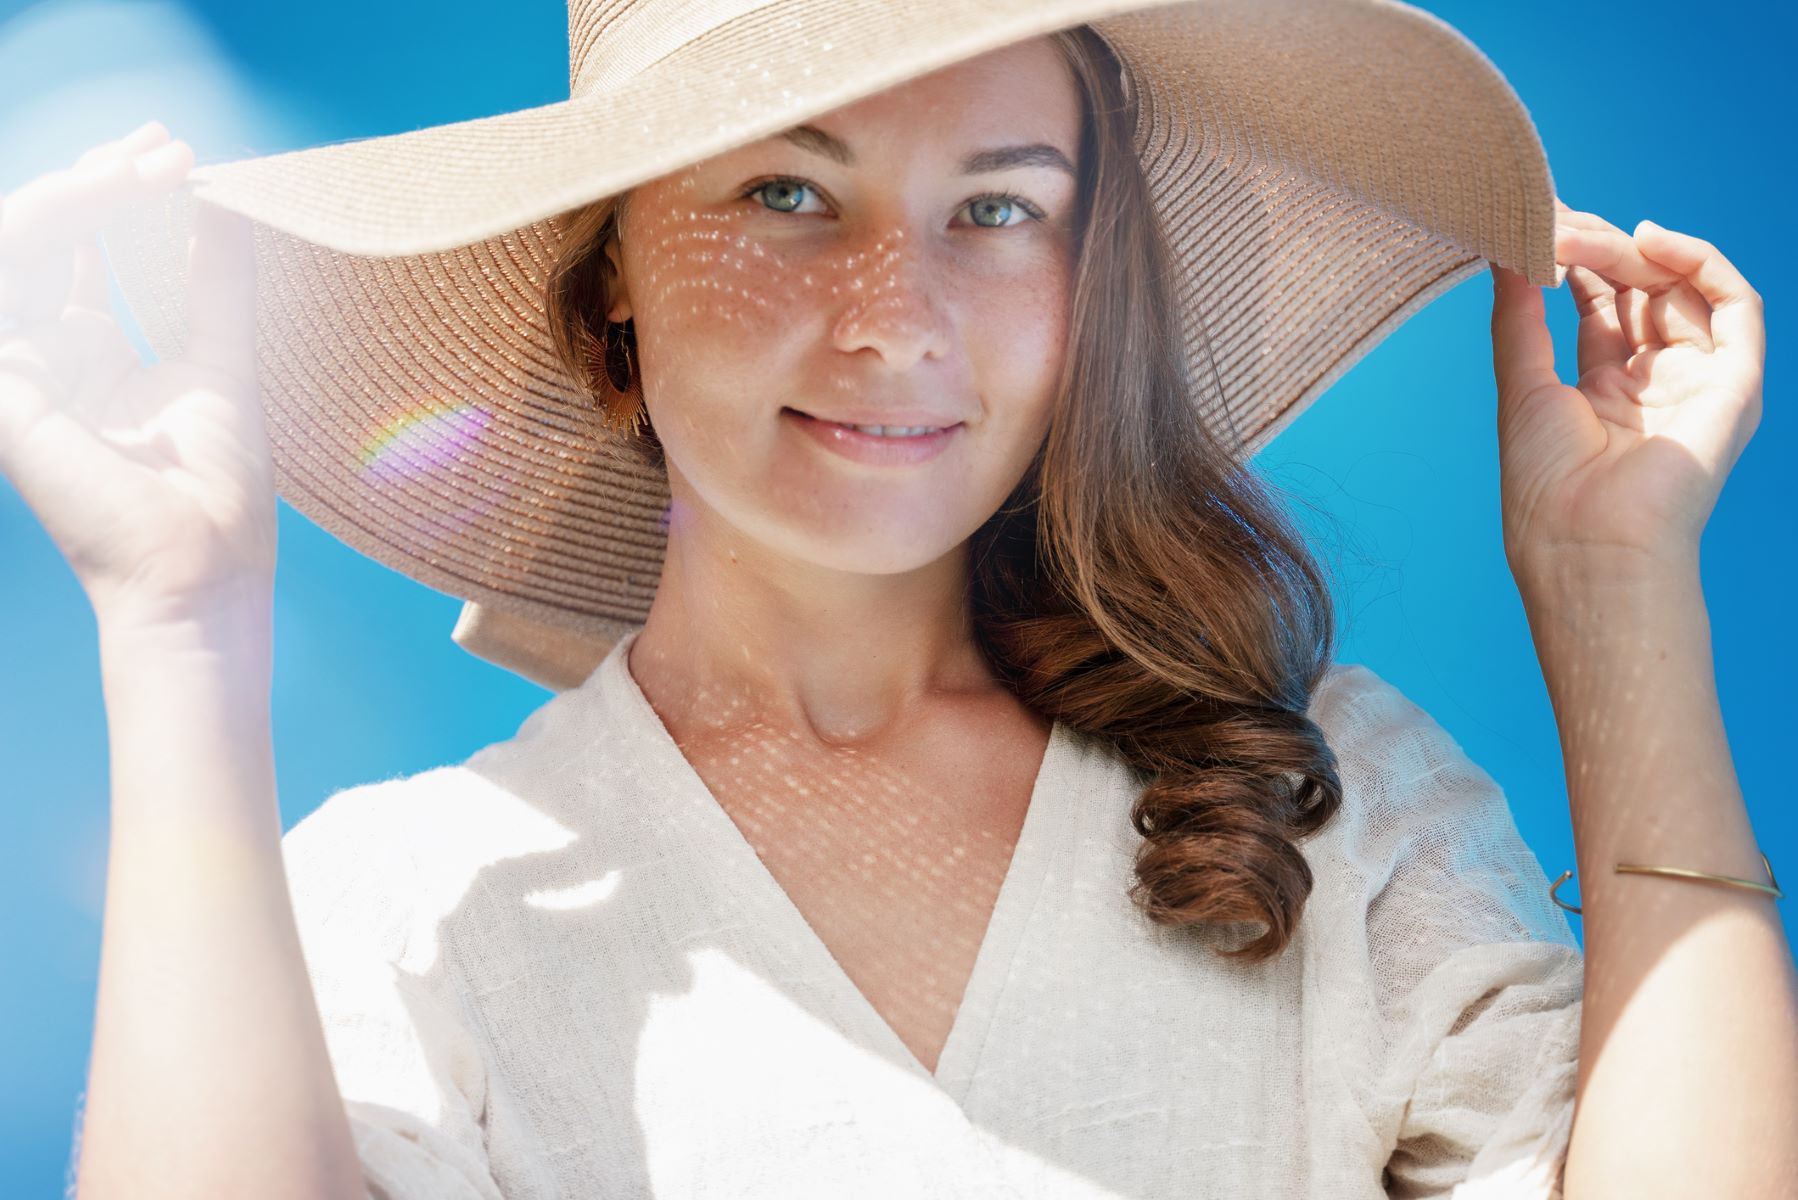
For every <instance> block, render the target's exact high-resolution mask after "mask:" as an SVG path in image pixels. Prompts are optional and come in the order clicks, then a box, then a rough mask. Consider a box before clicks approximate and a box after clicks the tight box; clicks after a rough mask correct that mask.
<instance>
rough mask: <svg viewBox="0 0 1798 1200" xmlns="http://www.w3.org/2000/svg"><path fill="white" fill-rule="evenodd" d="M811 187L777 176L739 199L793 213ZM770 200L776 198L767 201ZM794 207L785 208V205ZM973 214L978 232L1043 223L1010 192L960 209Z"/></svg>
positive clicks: (1035, 211)
mask: <svg viewBox="0 0 1798 1200" xmlns="http://www.w3.org/2000/svg"><path fill="white" fill-rule="evenodd" d="M811 190H813V189H812V185H811V184H809V183H807V182H806V181H805V180H803V179H795V178H792V177H790V176H784V175H783V176H777V177H775V178H773V179H764V180H762V181H761V182H759V183H756V184H753V185H751V186H750V187H748V188H746V189H744V191H743V192H742V198H744V199H748V198H750V197H752V196H755V197H761V198H762V203H763V206H764V207H766V208H767V209H768V210H769V211H770V212H783V213H793V212H797V211H798V205H799V204H800V203H803V201H801V200H799V199H798V194H799V193H800V192H804V191H811ZM770 197H778V198H777V199H773V200H771V201H770V199H769V198H770ZM789 203H790V204H792V205H793V207H787V205H788V204H789ZM962 207H963V208H965V209H967V210H968V211H969V212H970V213H972V214H974V222H973V223H974V224H975V225H976V226H977V227H978V228H981V229H1015V228H1016V227H1017V226H1019V225H1022V224H1024V223H1025V222H1027V221H1040V220H1042V219H1043V213H1042V210H1041V209H1039V208H1037V207H1036V206H1035V205H1034V204H1032V203H1030V202H1029V201H1028V200H1026V199H1024V197H1022V196H1019V195H1016V194H1015V193H1012V192H995V193H992V194H989V195H985V196H976V197H974V198H973V199H972V200H970V201H968V202H967V203H966V204H965V205H963V206H962ZM1014 215H1017V216H1021V217H1022V218H1023V219H1022V220H1019V221H1016V222H1013V221H1010V220H1009V218H1010V217H1012V216H1014Z"/></svg>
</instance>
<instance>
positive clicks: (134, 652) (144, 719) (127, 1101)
mask: <svg viewBox="0 0 1798 1200" xmlns="http://www.w3.org/2000/svg"><path fill="white" fill-rule="evenodd" d="M265 604H266V600H265V599H264V600H263V601H262V605H265ZM259 607H260V611H258V609H259ZM267 621H268V617H267V611H266V607H262V606H259V605H258V604H257V603H256V601H255V598H252V600H251V602H250V603H249V604H247V605H245V606H244V607H242V608H240V609H235V610H233V611H230V612H220V613H219V614H217V615H216V616H210V615H209V616H208V617H207V618H206V619H205V620H203V621H194V622H190V623H187V624H182V625H169V626H159V627H155V628H147V627H139V626H136V625H135V624H134V623H131V622H125V621H119V622H109V621H108V620H107V619H106V618H105V617H104V616H103V617H102V620H101V629H100V633H101V663H102V670H103V677H104V689H105V697H106V709H107V725H108V732H109V739H110V748H111V773H112V834H111V848H110V852H109V855H108V866H107V882H106V908H105V921H104V932H103V936H102V948H101V959H100V984H99V996H98V1003H97V1008H96V1013H95V1027H94V1044H93V1054H92V1061H91V1064H90V1067H89V1078H88V1098H87V1104H86V1109H85V1115H84V1120H83V1125H82V1136H81V1149H80V1167H79V1180H80V1184H79V1195H80V1196H81V1197H82V1200H110V1198H111V1197H123V1196H131V1197H134V1198H138V1197H142V1198H145V1200H149V1198H151V1197H161V1196H168V1197H176V1196H181V1197H189V1196H252V1195H253V1196H266V1197H312V1198H317V1197H328V1196H329V1197H340V1198H346V1197H352V1196H357V1197H359V1196H362V1195H364V1194H365V1189H364V1187H363V1185H362V1183H361V1179H360V1173H359V1171H358V1170H357V1167H356V1158H355V1152H354V1143H353V1140H352V1138H351V1135H350V1130H349V1125H348V1121H347V1118H346V1117H345V1114H344V1109H343V1104H342V1100H341V1098H340V1097H339V1095H338V1092H337V1089H336V1084H335V1081H334V1078H333V1075H332V1071H331V1066H330V1061H329V1058H328V1055H327V1053H326V1049H325V1043H324V1034H323V1029H322V1026H321V1024H320V1021H319V1017H318V1012H317V1007H316V1003H315V1001H314V999H313V994H312V989H311V985H310V982H309V980H308V977H307V974H306V968H305V960H304V958H303V956H302V954H301V950H300V944H299V936H298V932H297V929H296V926H295V922H294V917H293V912H292V908H291V905H290V901H289V897H288V892H287V883H286V876H285V873H284V871H283V868H282V859H281V825H280V812H279V808H278V806H277V804H276V799H275V781H274V761H273V750H272V739H271V734H270V721H269V694H268V693H269V664H270V653H271V651H270V647H269V645H268V640H269V638H268V630H267Z"/></svg>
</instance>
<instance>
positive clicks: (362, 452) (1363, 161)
mask: <svg viewBox="0 0 1798 1200" xmlns="http://www.w3.org/2000/svg"><path fill="white" fill-rule="evenodd" d="M1080 24H1090V25H1091V26H1092V27H1093V28H1094V30H1095V31H1096V32H1098V33H1099V34H1100V36H1102V37H1103V38H1104V39H1105V41H1106V42H1107V43H1108V44H1109V45H1110V46H1111V47H1112V48H1113V50H1114V51H1115V52H1116V53H1117V55H1118V57H1119V59H1120V61H1121V62H1122V63H1123V65H1124V68H1125V74H1126V78H1127V79H1128V81H1129V84H1130V87H1131V89H1132V90H1133V92H1134V93H1135V95H1136V98H1137V100H1138V103H1139V105H1140V120H1139V124H1138V127H1137V131H1136V146H1137V151H1138V157H1139V159H1140V161H1141V162H1142V164H1143V168H1144V172H1145V175H1146V177H1147V179H1148V181H1149V185H1150V191H1151V194H1152V196H1153V198H1154V202H1155V205H1156V209H1157V212H1158V215H1159V217H1160V219H1161V221H1162V222H1163V224H1164V227H1165V230H1166V233H1167V236H1168V239H1169V242H1170V243H1171V245H1172V248H1173V250H1174V252H1175V256H1176V260H1177V261H1178V263H1179V265H1180V267H1181V271H1182V277H1181V280H1180V294H1181V297H1182V303H1183V306H1184V318H1185V321H1184V328H1185V331H1186V332H1187V352H1188V355H1189V364H1190V365H1191V366H1192V367H1193V377H1194V378H1195V379H1207V380H1212V381H1213V382H1214V384H1215V387H1214V388H1212V389H1210V390H1208V391H1207V393H1206V394H1203V395H1196V396H1195V397H1194V398H1193V399H1194V406H1195V409H1196V410H1197V412H1198V414H1199V417H1200V418H1201V419H1204V420H1207V421H1214V422H1218V423H1220V424H1221V425H1223V426H1225V427H1226V428H1227V429H1229V430H1230V431H1232V432H1233V434H1234V437H1235V442H1236V444H1237V445H1239V446H1240V447H1241V450H1242V453H1243V454H1244V455H1245V456H1246V455H1249V454H1253V453H1254V452H1256V451H1257V450H1259V449H1260V448H1261V447H1262V446H1263V445H1265V444H1266V443H1267V442H1268V441H1269V440H1271V439H1272V438H1273V437H1274V436H1275V435H1277V434H1278V433H1279V432H1280V431H1281V430H1282V429H1284V428H1285V427H1286V426H1287V425H1288V424H1290V423H1291V421H1292V420H1294V419H1296V417H1297V416H1298V415H1299V414H1300V413H1301V412H1302V411H1304V409H1305V408H1306V407H1308V405H1309V404H1310V403H1312V402H1313V401H1314V400H1315V399H1316V397H1317V396H1318V395H1320V394H1321V393H1322V392H1323V390H1324V389H1325V388H1327V387H1328V386H1329V384H1330V383H1332V382H1333V381H1334V380H1335V379H1337V378H1339V377H1340V376H1341V374H1342V373H1343V372H1344V371H1346V370H1347V369H1348V368H1349V367H1350V366H1351V365H1353V364H1354V363H1355V362H1356V361H1358V360H1359V359H1360V358H1361V357H1362V356H1364V355H1365V354H1366V353H1367V352H1368V351H1369V350H1371V349H1372V348H1373V347H1374V346H1375V345H1377V344H1378V343H1379V342H1380V341H1381V340H1383V339H1384V338H1385V337H1386V336H1387V335H1388V334H1389V333H1390V332H1391V331H1392V330H1393V329H1395V328H1397V327H1398V326H1399V325H1400V324H1402V323H1403V322H1404V321H1405V320H1406V319H1408V318H1409V317H1410V316H1411V315H1412V314H1413V313H1415V312H1416V311H1418V310H1419V309H1421V308H1422V307H1424V306H1425V305H1426V304H1427V303H1428V302H1429V301H1430V300H1432V299H1434V298H1435V297H1436V296H1438V295H1440V294H1442V293H1443V292H1445V291H1447V290H1448V289H1449V288H1451V287H1452V286H1454V285H1455V284H1456V283H1458V282H1460V281H1462V280H1464V279H1466V278H1469V277H1471V276H1472V275H1474V274H1476V273H1478V272H1480V271H1483V270H1484V269H1485V267H1486V264H1487V263H1488V262H1494V263H1498V264H1499V265H1502V266H1506V267H1509V268H1511V269H1514V270H1518V271H1520V272H1522V273H1523V274H1524V275H1525V277H1526V278H1528V279H1529V280H1530V281H1531V282H1533V283H1536V284H1539V285H1554V284H1557V283H1558V282H1559V281H1560V278H1561V275H1560V272H1559V271H1558V270H1557V267H1556V265H1555V263H1554V247H1553V230H1554V187H1553V182H1552V179H1551V177H1550V173H1549V169H1548V164H1547V160H1546V156H1545V154H1544V151H1543V148H1542V145H1541V142H1540V139H1539V138H1538V136H1537V134H1536V131H1535V127H1534V125H1533V124H1532V123H1531V121H1530V119H1529V116H1528V113H1527V112H1526V111H1525V109H1524V106H1523V104H1522V103H1521V101H1520V100H1519V99H1518V97H1517V96H1516V94H1515V93H1514V92H1513V91H1512V89H1511V87H1510V86H1509V84H1508V83H1507V82H1506V81H1505V80H1504V78H1503V76H1502V75H1501V74H1500V73H1499V71H1498V70H1497V68H1496V67H1494V66H1493V64H1492V63H1491V62H1490V61H1489V60H1488V59H1487V58H1486V57H1485V55H1483V54H1482V53H1481V52H1480V51H1479V50H1478V49H1477V48H1476V47H1474V46H1473V44H1472V43H1471V42H1469V41H1468V40H1467V39H1466V38H1465V37H1464V36H1462V35H1461V34H1460V33H1459V32H1458V31H1456V30H1454V29H1453V28H1452V27H1451V26H1449V25H1447V24H1446V23H1445V22H1443V21H1441V20H1440V19H1438V18H1436V17H1434V16H1432V15H1431V14H1429V13H1426V12H1423V11H1422V10H1419V9H1416V8H1412V7H1410V6H1408V5H1404V4H1399V3H1394V2H1392V0H1287V2H1285V3H1281V4H1272V5H1270V4H1266V3H1263V2H1260V0H1152V2H1151V3H1146V4H1144V3H1138V4H1118V3H1095V2H1093V0H999V2H996V3H988V4H984V5H981V6H976V7H974V8H970V7H968V6H966V5H965V4H957V5H951V4H949V3H948V2H947V0H907V2H906V3H905V4H902V5H901V4H875V5H867V4H856V3H843V2H840V0H839V2H835V3H826V2H823V0H798V2H796V3H777V4H763V5H750V6H748V11H746V12H744V13H742V14H741V15H739V16H737V17H736V18H734V19H733V20H730V21H727V22H725V23H723V24H720V25H718V26H716V27H715V28H712V29H710V30H707V31H704V32H702V33H700V34H699V35H698V36H695V37H693V38H692V39H691V40H689V41H687V42H685V43H684V44H681V45H680V46H678V47H677V48H676V49H674V50H673V51H672V52H671V53H668V54H666V55H665V56H663V57H661V58H660V59H659V60H657V61H655V62H653V63H651V64H649V65H648V66H647V67H645V68H644V69H643V70H642V71H640V72H638V73H637V74H635V75H634V76H633V77H631V78H629V79H628V80H625V81H622V82H620V83H618V84H617V85H616V86H611V87H604V88H597V89H595V90H590V91H587V92H585V93H583V94H579V95H576V96H572V97H571V98H570V99H568V100H566V101H561V102H558V103H555V104H550V105H545V106H541V107H538V108H532V109H526V110H521V111H517V112H512V113H504V114H500V115H497V116H492V117H483V118H477V119H475V120H470V121H462V122H456V123H453V124H447V125H440V126H435V127H432V128H428V129H421V130H415V131H410V132H405V133H399V134H393V135H388V136H383V137H376V138H368V139H362V140H359V141H354V142H347V143H339V144H334V145H326V146H318V147H312V148H308V149H304V150H299V151H293V152H289V153H284V154H277V155H271V156H267V157H262V158H253V159H246V160H240V161H237V162H230V163H217V164H209V165H206V166H201V167H198V168H196V169H195V170H194V171H193V172H192V173H191V176H190V180H189V182H188V185H187V186H186V187H185V188H183V189H181V190H178V191H176V192H174V193H172V194H170V195H169V196H167V197H165V198H164V199H163V200H161V201H158V202H153V203H149V204H145V205H141V206H138V207H137V208H134V209H131V210H128V211H127V212H126V213H125V214H123V215H122V216H121V219H120V220H119V222H118V223H117V224H116V225H115V227H114V228H113V229H111V230H109V231H108V235H107V249H108V253H109V256H110V258H111V260H112V263H113V266H114V269H115V271H116V273H117V275H118V277H119V282H120V286H121V289H122V290H123V292H124V294H125V297H126V299H127V302H128V303H129V304H130V306H131V308H132V310H133V312H134V313H135V314H136V316H137V318H138V320H139V322H140V324H141V325H142V326H143V329H144V332H145V336H146V338H147V339H148V340H149V342H150V343H151V345H152V347H153V348H154V350H155V351H156V352H157V353H158V354H159V355H162V356H169V355H174V354H179V353H180V350H181V347H182V345H183V343H184V341H185V329H184V314H183V312H182V307H183V303H184V296H185V285H186V253H185V248H186V245H187V237H188V234H189V233H190V232H191V226H192V218H193V211H194V206H195V205H196V204H197V203H199V202H201V201H204V202H207V203H213V204H218V205H221V206H222V207H225V208H228V209H231V210H233V211H236V212H239V213H242V214H244V215H245V216H248V217H250V218H251V219H252V220H253V221H254V222H255V223H256V242H257V266H258V273H259V274H258V327H259V334H258V339H259V344H258V355H259V360H260V363H261V371H262V378H261V381H260V382H261V388H262V396H263V401H264V404H265V407H266V409H267V411H268V415H269V428H270V437H271V442H272V449H273V451H274V458H275V464H276V471H277V486H278V488H279V490H280V493H281V495H282V496H283V497H284V498H286V499H287V500H288V502H289V503H290V504H292V505H293V506H294V507H295V508H296V509H298V510H300V511H301V512H303V513H305V514H306V515H307V516H308V517H310V518H312V519H313V520H314V521H316V522H318V523H319V524H320V525H322V526H323V527H325V528H326V529H328V530H329V531H330V532H332V533H333V534H335V535H336V536H338V537H339V538H341V539H343V540H344V541H346V542H347V543H349V544H350V545H352V546H354V547H355V548H357V549H358V550H361V551H362V552H364V553H366V554H368V555H370V556H371V557H373V558H375V559H377V560H379V561H381V562H383V563H386V564H387V565H389V566H391V567H393V568H394V569H396V570H399V571H401V572H403V573H405V574H407V575H409V576H412V577H413V578H415V579H418V580H420V581H421V582H424V583H426V584H427V585H429V586H431V587H434V588H437V589H439V590H442V591H445V592H447V593H449V594H452V595H456V596H460V597H462V598H464V599H465V600H468V601H471V602H472V603H474V604H478V605H486V606H490V607H492V608H494V609H498V610H503V611H505V612H506V613H508V614H510V615H511V616H513V617H516V618H518V620H519V621H522V622H527V623H534V624H535V625H536V626H539V627H541V629H540V631H541V632H542V633H543V635H544V637H548V636H549V635H550V634H551V633H553V634H554V635H555V637H556V638H557V639H559V640H558V641H557V645H558V646H559V647H560V649H559V650H558V653H561V654H564V655H566V654H570V653H573V651H571V650H570V648H569V643H567V642H566V640H565V635H566V636H571V637H573V638H576V639H585V641H584V642H582V643H581V644H584V645H587V646H589V647H591V651H592V655H593V656H594V657H592V658H591V662H592V663H596V662H597V661H598V657H597V656H600V655H603V653H604V651H605V649H607V648H609V646H610V645H611V643H612V642H613V641H614V640H616V638H617V637H618V636H619V635H620V634H621V633H622V632H623V631H624V630H627V629H628V628H630V627H632V626H633V625H635V624H639V623H640V622H641V620H642V619H643V617H644V615H645V614H646V613H647V610H648V605H649V602H650V600H651V599H652V598H653V595H654V589H655V585H656V582H657V580H658V578H659V569H660V562H661V554H662V550H663V548H664V545H665V540H666V530H665V528H664V526H663V523H662V516H663V512H664V506H665V504H666V501H667V493H666V480H665V478H661V477H655V476H652V475H650V474H649V473H648V472H646V471H645V470H644V469H643V468H642V467H641V466H639V465H637V464H634V463H632V462H630V461H628V459H627V457H626V456H623V455H621V454H619V453H618V452H617V448H616V445H615V443H613V442H611V441H610V439H609V437H608V435H607V434H606V433H605V432H604V431H603V429H602V428H601V427H600V426H599V424H598V423H597V420H596V414H594V413H593V412H592V408H591V402H590V401H589V400H588V398H587V397H586V396H585V395H584V394H583V392H582V391H581V389H580V388H579V387H578V386H576V385H575V383H574V382H573V381H572V380H570V379H569V378H568V377H567V376H566V374H565V373H564V372H563V371H562V370H561V369H560V367H559V366H558V364H557V363H556V361H555V357H554V355H553V352H552V351H551V349H550V343H549V338H548V333H547V326H546V323H545V321H544V317H543V311H542V288H543V284H544V282H545V271H546V269H547V266H548V265H549V263H550V262H552V261H553V258H554V252H555V249H556V246H557V235H558V227H557V224H556V220H555V218H556V217H557V215H558V214H561V213H564V212H567V211H569V210H571V209H574V208H576V207H579V206H580V205H583V204H585V203H588V202H590V201H592V200H595V199H598V198H601V197H604V196H609V195H614V194H617V193H619V192H622V191H625V190H627V189H629V188H632V187H635V186H637V185H638V184H640V183H643V182H645V181H647V180H650V179H655V178H659V177H661V176H664V175H666V174H668V173H670V172H673V171H676V170H679V169H680V168H682V167H684V166H687V165H690V164H692V163H694V162H697V161H700V160H702V159H704V158H707V157H709V156H711V155H714V154H717V153H720V152H723V151H725V150H728V149H731V148H734V147H737V146H741V145H743V144H745V143H747V142H751V141H755V140H758V139H760V138H762V137H767V136H771V135H773V134H775V133H778V132H779V131H781V130H783V129H786V128H789V127H791V126H793V125H795V124H798V123H801V122H803V121H805V120H808V119H810V118H812V117H814V116H818V115H821V114H823V113H827V112H829V111H831V110H833V109H836V108H838V107H841V106H843V105H845V104H849V103H853V102H854V101H855V100H858V99H860V98H862V97H865V96H868V95H872V94H874V93H876V92H879V91H881V90H884V89H886V88H889V87H892V86H895V85H897V84H900V83H903V82H906V81H908V80H911V79H914V78H917V77H919V76H922V75H925V74H929V73H930V72H932V71H934V70H937V69H940V68H942V67H945V66H948V65H950V64H952V63H955V62H959V61H962V60H964V59H967V58H970V57H973V56H975V55H978V54H982V53H985V52H987V51H989V50H992V49H996V48H998V47H1000V46H1004V45H1009V44H1011V43H1013V42H1016V41H1018V40H1021V39H1025V38H1030V37H1034V36H1038V35H1041V34H1046V33H1049V32H1053V31H1055V30H1059V29H1065V28H1069V27H1072V26H1075V25H1080ZM467 624H468V626H469V628H470V629H473V628H476V627H477V626H478V625H479V624H480V623H479V622H474V621H469V622H467ZM503 627H504V628H510V629H512V630H513V631H514V632H515V634H516V631H517V630H519V629H520V628H522V626H520V625H519V624H518V622H512V623H510V624H508V625H504V626H503ZM486 628H489V629H492V630H496V631H497V630H499V629H501V628H502V623H500V622H488V623H486ZM494 638H495V639H496V640H495V641H494V642H493V646H494V648H495V653H493V654H488V653H487V652H486V651H484V650H482V649H480V648H479V647H478V646H472V645H471V646H470V648H471V649H474V650H475V652H477V653H482V654H484V655H485V656H487V657H493V658H494V659H495V661H501V662H504V663H505V665H508V666H509V667H512V669H515V670H519V671H520V673H521V674H526V675H527V676H529V677H531V678H535V679H537V680H538V682H546V681H545V678H544V677H543V675H542V673H541V671H540V669H539V668H537V667H528V666H520V665H519V664H520V663H525V662H526V659H527V657H528V656H529V655H530V654H532V653H535V652H534V651H531V650H530V644H531V643H532V635H531V634H530V633H529V631H528V630H527V631H526V633H525V634H523V635H518V636H515V637H514V639H513V640H514V642H515V644H516V647H517V648H516V650H515V651H514V650H511V649H508V648H507V647H506V646H505V645H504V644H502V643H501V641H500V640H498V639H499V634H498V633H495V634H494ZM470 640H472V641H478V640H479V639H478V638H475V637H473V636H472V635H471V639H470ZM458 641H459V642H461V644H464V645H469V642H468V641H463V639H462V638H460V637H458ZM536 641H537V643H538V644H547V643H546V642H544V638H537V639H536ZM507 655H512V656H513V657H512V659H511V660H510V661H509V660H508V659H507V657H505V656H507ZM588 665H590V664H588ZM533 671H538V672H539V673H537V674H533V673H532V672H533ZM570 677H573V678H577V679H578V678H580V677H584V670H583V669H582V666H580V665H577V666H575V667H573V668H571V669H570V671H568V672H562V673H561V674H560V675H558V676H557V678H559V679H561V680H563V682H559V683H555V684H549V683H546V686H566V680H567V679H568V678H570Z"/></svg>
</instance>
